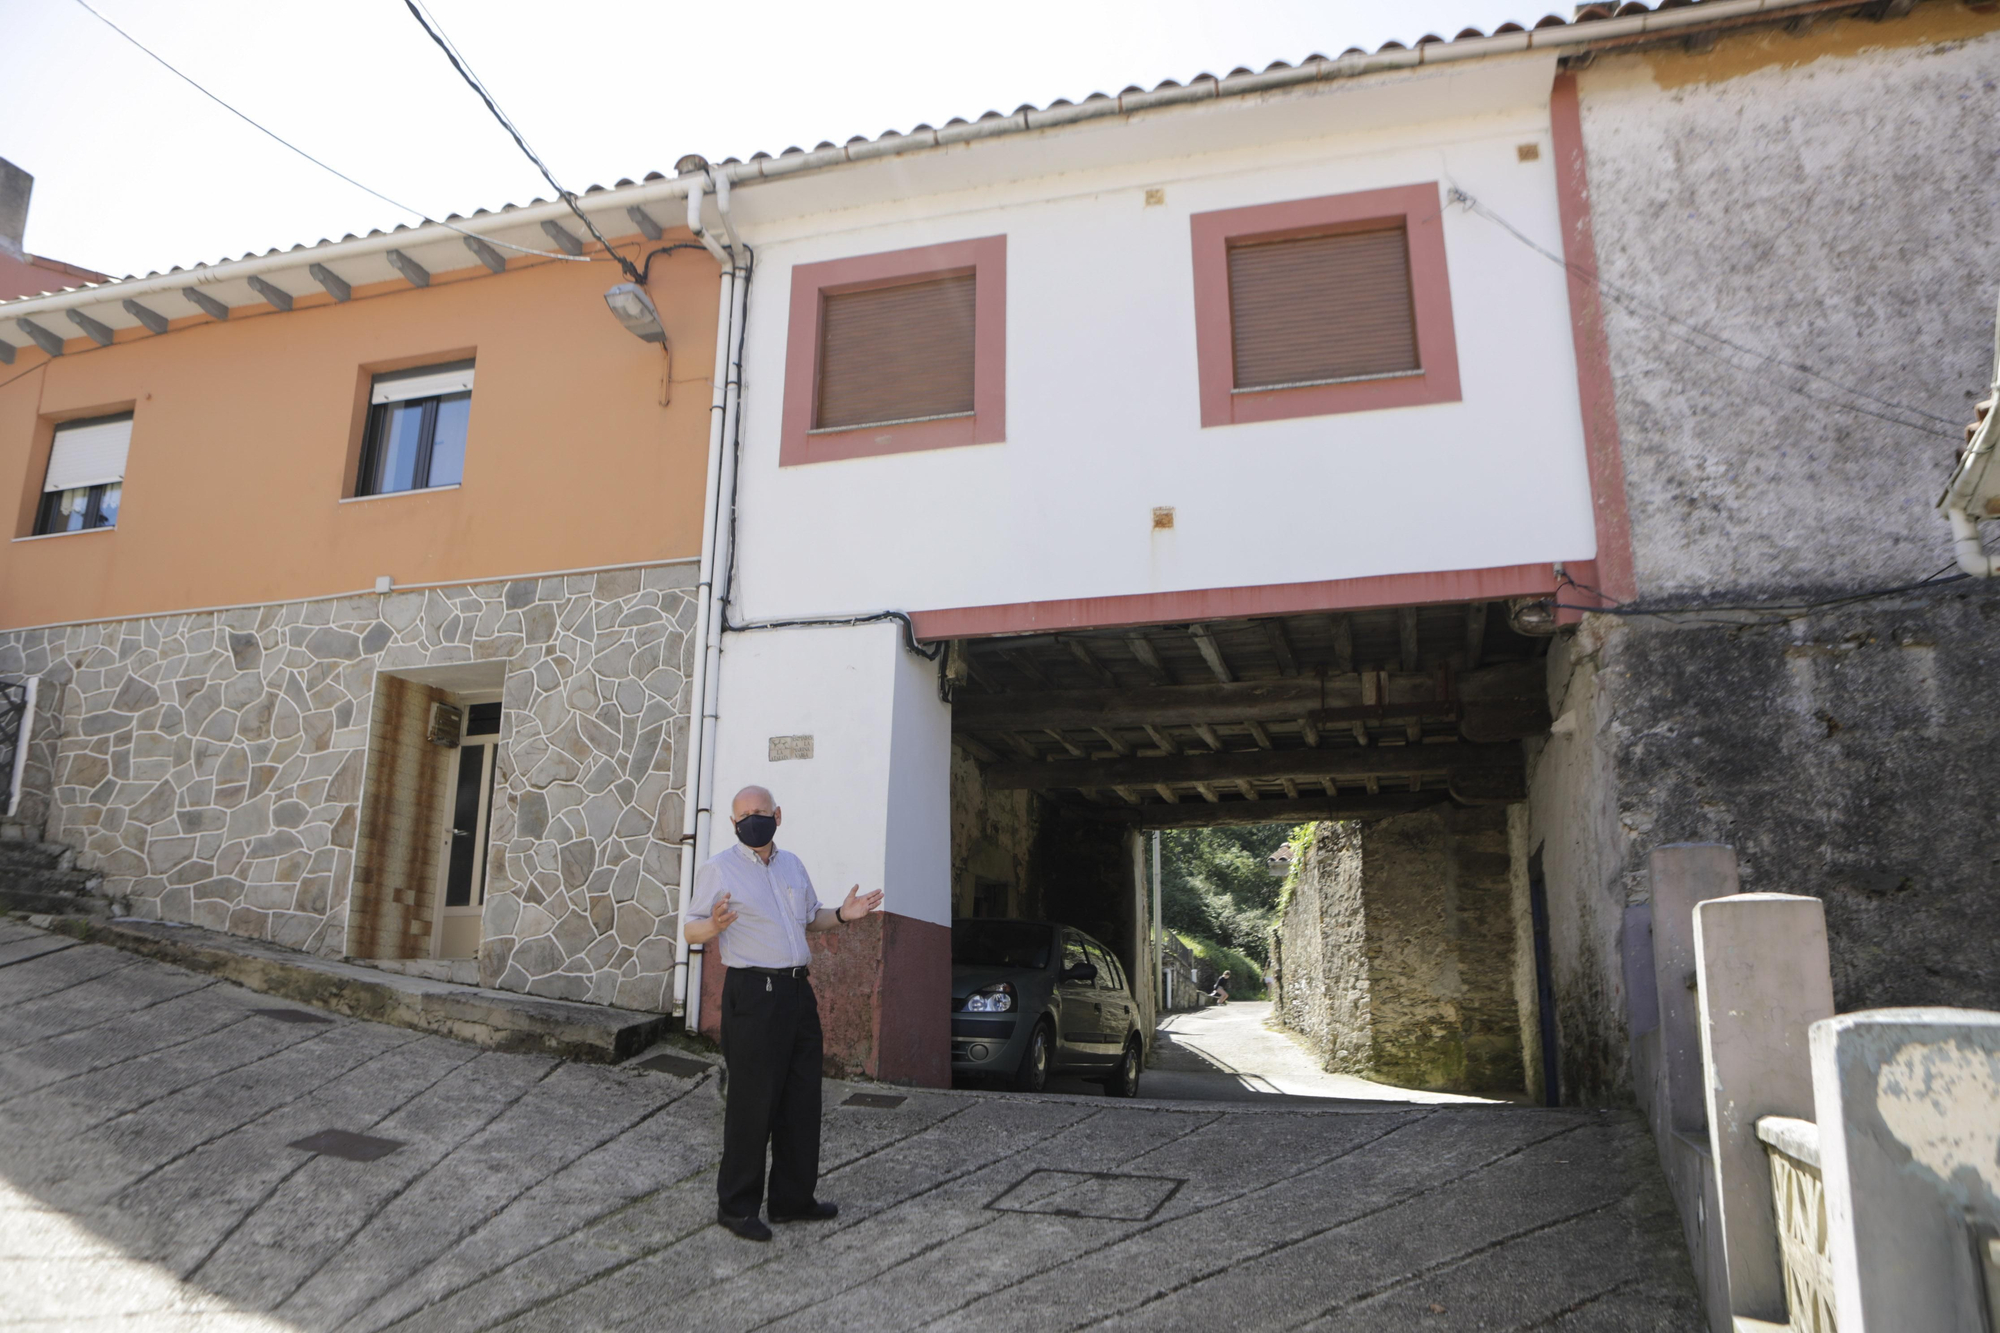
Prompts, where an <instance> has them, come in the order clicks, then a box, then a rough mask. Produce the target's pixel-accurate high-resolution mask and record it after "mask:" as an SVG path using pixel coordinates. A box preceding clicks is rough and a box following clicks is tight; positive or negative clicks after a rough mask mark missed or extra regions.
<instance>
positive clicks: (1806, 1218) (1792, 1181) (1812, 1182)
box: [1757, 1115, 1839, 1333]
mask: <svg viewBox="0 0 2000 1333" xmlns="http://www.w3.org/2000/svg"><path fill="white" fill-rule="evenodd" d="M1757 1138H1758V1141H1759V1142H1761V1143H1762V1144H1763V1145H1764V1153H1765V1156H1766V1157H1767V1158H1769V1160H1770V1164H1771V1195H1772V1202H1773V1203H1774V1204H1775V1205H1776V1213H1777V1220H1778V1253H1779V1256H1780V1258H1781V1260H1782V1261H1783V1263H1784V1267H1785V1308H1786V1309H1787V1310H1789V1311H1790V1312H1791V1320H1790V1327H1791V1328H1792V1329H1793V1330H1795V1333H1837V1330H1838V1328H1839V1325H1838V1324H1837V1323H1836V1322H1835V1319H1834V1314H1833V1309H1834V1307H1833V1257H1832V1255H1831V1254H1830V1253H1829V1251H1828V1242H1827V1226H1826V1182H1825V1181H1824V1180H1823V1179H1822V1178H1821V1176H1820V1169H1819V1126H1817V1125H1815V1124H1814V1123H1813V1122H1812V1121H1810V1120H1796V1119H1793V1118H1792V1117H1790V1116H1777V1115H1767V1116H1765V1117H1763V1118H1762V1119H1760V1120H1759V1121H1758V1122H1757Z"/></svg>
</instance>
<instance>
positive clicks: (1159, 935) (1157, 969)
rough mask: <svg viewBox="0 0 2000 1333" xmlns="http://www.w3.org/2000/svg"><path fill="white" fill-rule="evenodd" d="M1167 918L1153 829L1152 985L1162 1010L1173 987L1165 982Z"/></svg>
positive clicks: (1156, 834)
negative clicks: (1161, 898) (1154, 987)
mask: <svg viewBox="0 0 2000 1333" xmlns="http://www.w3.org/2000/svg"><path fill="white" fill-rule="evenodd" d="M1166 948H1167V920H1166V918H1165V917H1164V916H1162V915H1161V914H1160V831H1159V830H1158V829H1154V830H1153V985H1154V986H1156V987H1158V988H1159V992H1160V1005H1159V1007H1160V1008H1161V1009H1162V1010H1164V1009H1166V1008H1167V1006H1168V1005H1169V1004H1170V1003H1172V992H1173V988H1172V987H1171V986H1169V985H1168V984H1167V963H1166Z"/></svg>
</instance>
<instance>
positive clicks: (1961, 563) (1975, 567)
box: [1944, 509, 1994, 579]
mask: <svg viewBox="0 0 2000 1333" xmlns="http://www.w3.org/2000/svg"><path fill="white" fill-rule="evenodd" d="M1944 516H1945V518H1946V519H1947V520H1949V521H1950V523H1951V545H1952V552H1953V554H1955V555H1956V556H1957V557H1958V567H1959V568H1960V569H1962V570H1964V571H1965V572H1966V573H1968V574H1970V575H1972V577H1974V578H1976V579H1990V578H1992V577H1993V565H1994V559H1993V557H1992V556H1990V555H1988V554H1986V546H1985V543H1983V542H1981V541H1980V540H1979V523H1978V521H1977V520H1976V519H1974V518H1973V517H1972V515H1970V514H1968V513H1966V512H1965V511H1964V510H1963V509H1947V510H1945V511H1944Z"/></svg>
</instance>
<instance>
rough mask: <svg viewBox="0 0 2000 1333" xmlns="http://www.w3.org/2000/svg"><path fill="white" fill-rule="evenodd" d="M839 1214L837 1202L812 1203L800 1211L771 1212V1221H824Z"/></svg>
mask: <svg viewBox="0 0 2000 1333" xmlns="http://www.w3.org/2000/svg"><path fill="white" fill-rule="evenodd" d="M839 1216H840V1205H839V1204H837V1203H814V1204H812V1205H811V1206H810V1207H808V1208H807V1209H806V1210H805V1211H804V1212H802V1213H777V1212H774V1213H772V1214H771V1220H772V1221H773V1222H825V1221H829V1220H831V1219H833V1218H836V1217H839Z"/></svg>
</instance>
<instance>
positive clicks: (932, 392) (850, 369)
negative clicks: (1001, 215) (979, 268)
mask: <svg viewBox="0 0 2000 1333" xmlns="http://www.w3.org/2000/svg"><path fill="white" fill-rule="evenodd" d="M976 304H977V295H976V292H975V288H974V278H973V275H972V274H970V273H954V274H949V275H946V276H943V277H937V278H930V279H926V280H924V281H921V282H911V283H901V284H898V285H896V286H893V287H878V288H874V289H872V290H868V291H859V292H845V293H839V294H831V295H828V296H826V297H825V298H824V299H823V303H822V305H821V306H820V325H819V342H820V352H819V385H818V393H817V395H816V401H815V404H814V411H813V429H814V430H816V431H823V430H851V429H853V428H855V427H857V426H885V425H898V424H903V423H907V422H916V421H938V420H942V419H944V418H947V417H969V416H971V415H972V383H973V312H974V309H975V307H976Z"/></svg>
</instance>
